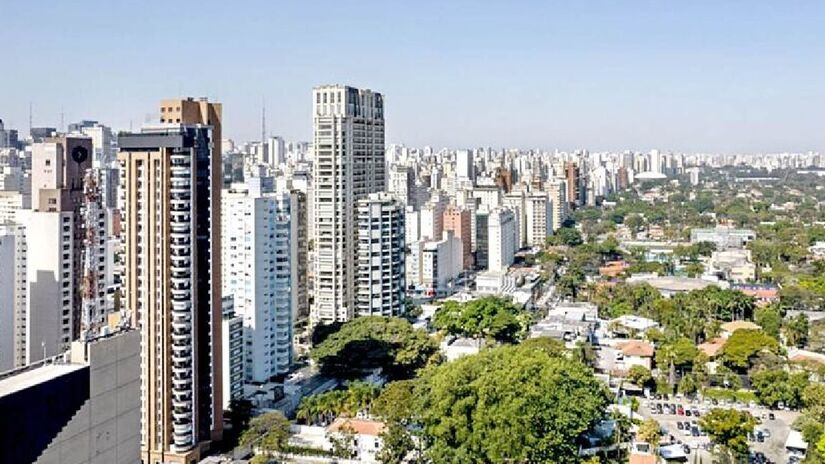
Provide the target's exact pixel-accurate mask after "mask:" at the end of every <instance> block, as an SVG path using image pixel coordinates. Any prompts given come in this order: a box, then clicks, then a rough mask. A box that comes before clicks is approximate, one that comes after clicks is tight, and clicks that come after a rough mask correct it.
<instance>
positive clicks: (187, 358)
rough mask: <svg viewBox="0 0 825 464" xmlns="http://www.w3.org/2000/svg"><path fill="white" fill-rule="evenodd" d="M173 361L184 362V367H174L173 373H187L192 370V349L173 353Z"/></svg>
mask: <svg viewBox="0 0 825 464" xmlns="http://www.w3.org/2000/svg"><path fill="white" fill-rule="evenodd" d="M172 363H173V364H174V363H180V364H183V365H184V367H174V366H173V367H172V373H173V374H181V375H184V374H187V373H188V372H189V371H190V370H191V366H190V364H191V363H192V355H191V351H190V350H186V351H184V352H182V353H177V354H175V353H173V354H172Z"/></svg>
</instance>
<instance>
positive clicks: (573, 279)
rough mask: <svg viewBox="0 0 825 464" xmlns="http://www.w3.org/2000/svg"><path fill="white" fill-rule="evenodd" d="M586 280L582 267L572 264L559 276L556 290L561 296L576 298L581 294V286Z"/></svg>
mask: <svg viewBox="0 0 825 464" xmlns="http://www.w3.org/2000/svg"><path fill="white" fill-rule="evenodd" d="M584 282H585V277H584V271H582V269H581V267H579V266H576V265H571V266H570V267H569V268H567V272H565V273H564V274H563V275H562V276H561V277H559V280H558V281H557V282H556V291H557V292H558V293H559V295H561V296H565V297H573V298H576V296H577V295H578V294H579V288H580V287H581V286H582V285H584Z"/></svg>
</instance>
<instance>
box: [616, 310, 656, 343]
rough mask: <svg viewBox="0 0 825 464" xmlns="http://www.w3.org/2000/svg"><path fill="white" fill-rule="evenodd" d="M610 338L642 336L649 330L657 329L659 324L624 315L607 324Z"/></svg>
mask: <svg viewBox="0 0 825 464" xmlns="http://www.w3.org/2000/svg"><path fill="white" fill-rule="evenodd" d="M607 326H608V330H609V331H610V332H612V336H618V337H624V338H635V337H638V336H641V335H643V334H644V333H645V332H647V331H648V330H650V329H657V328H659V323H658V322H656V321H654V320H653V319H648V318H646V317H641V316H634V315H632V314H625V315H623V316H619V317H617V318H616V319H613V320H611V321H610V322H608V324H607Z"/></svg>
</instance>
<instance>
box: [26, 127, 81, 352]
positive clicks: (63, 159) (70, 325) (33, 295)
mask: <svg viewBox="0 0 825 464" xmlns="http://www.w3.org/2000/svg"><path fill="white" fill-rule="evenodd" d="M91 153H92V141H91V139H89V138H86V137H73V136H62V135H61V136H59V137H54V138H49V139H46V140H44V141H43V142H39V143H35V144H34V145H33V146H32V211H30V212H27V213H29V214H28V215H27V216H26V218H25V219H24V222H25V225H26V242H27V243H28V247H27V253H26V272H27V278H26V281H27V285H28V289H27V294H26V314H25V321H24V325H25V334H26V336H25V338H26V347H25V350H26V362H27V363H32V362H35V361H38V360H40V359H43V358H44V357H49V356H54V355H56V354H59V353H62V352H64V351H66V350H67V349H69V345H70V343H71V342H72V341H73V340H76V339H77V338H78V337H79V336H80V329H81V327H80V325H81V324H80V323H81V314H82V307H83V299H82V292H81V289H82V287H83V282H82V279H81V277H82V264H81V262H82V256H83V238H84V227H83V226H84V224H83V218H82V214H81V210H82V207H83V203H84V191H83V183H84V178H85V175H86V171H87V170H88V169H89V168H90V166H91Z"/></svg>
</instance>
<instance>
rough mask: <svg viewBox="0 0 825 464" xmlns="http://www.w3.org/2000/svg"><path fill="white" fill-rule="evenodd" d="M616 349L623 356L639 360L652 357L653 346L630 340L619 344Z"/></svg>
mask: <svg viewBox="0 0 825 464" xmlns="http://www.w3.org/2000/svg"><path fill="white" fill-rule="evenodd" d="M618 348H619V349H620V350H622V354H624V355H625V356H638V357H640V358H652V357H653V345H651V344H650V343H647V342H644V341H641V340H630V341H627V342H624V343H620V344H619V345H618Z"/></svg>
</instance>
